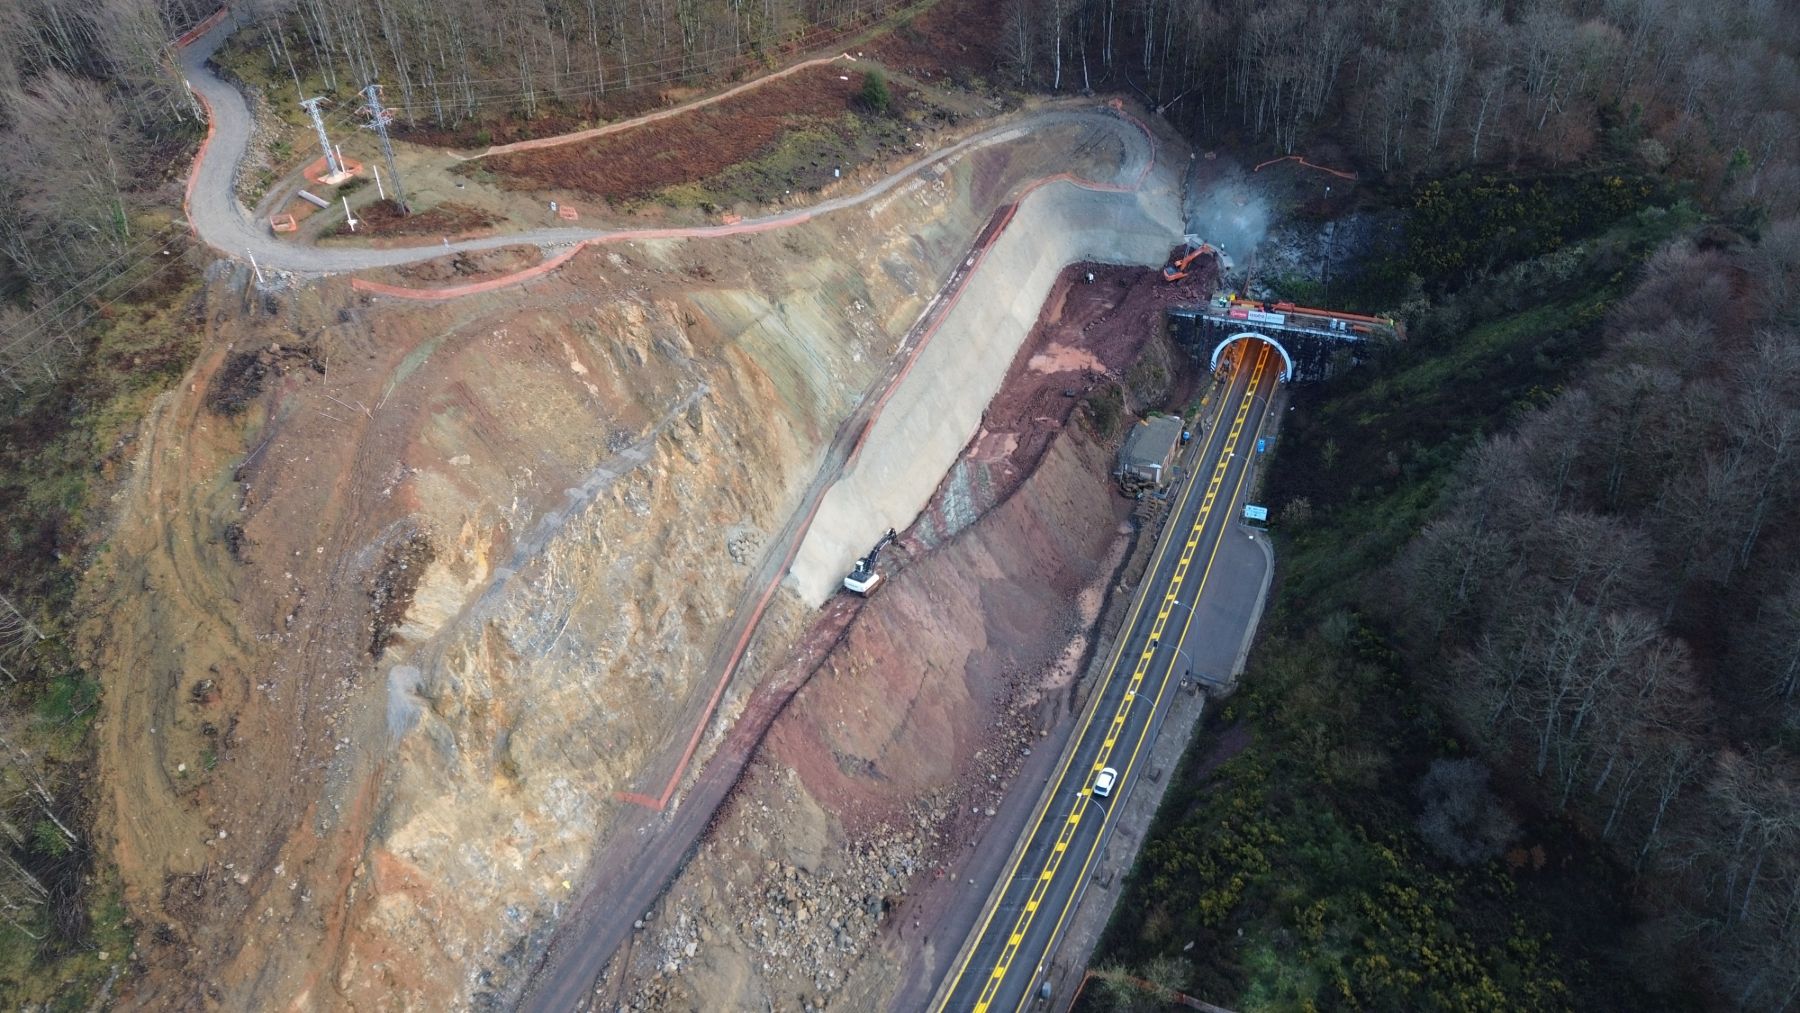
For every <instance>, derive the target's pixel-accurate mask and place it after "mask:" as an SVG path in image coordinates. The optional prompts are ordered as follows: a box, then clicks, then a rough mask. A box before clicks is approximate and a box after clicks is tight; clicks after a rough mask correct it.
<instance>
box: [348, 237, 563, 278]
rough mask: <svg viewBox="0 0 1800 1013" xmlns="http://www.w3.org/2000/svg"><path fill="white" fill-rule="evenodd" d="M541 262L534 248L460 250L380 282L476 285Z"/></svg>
mask: <svg viewBox="0 0 1800 1013" xmlns="http://www.w3.org/2000/svg"><path fill="white" fill-rule="evenodd" d="M543 259H544V253H543V251H542V250H539V249H538V248H537V247H535V246H525V245H520V246H502V247H499V248H497V249H493V250H463V251H461V252H458V253H455V254H452V255H450V256H448V257H439V258H437V259H436V260H425V261H420V262H419V263H416V264H407V265H406V266H404V267H397V268H394V269H393V270H392V271H390V272H382V273H383V274H386V275H391V276H392V277H390V278H387V279H384V280H390V281H399V282H401V283H403V284H407V283H411V284H418V283H421V282H423V283H427V284H442V283H444V282H465V281H480V280H482V279H483V278H496V277H500V276H502V275H508V274H516V273H517V272H519V271H523V270H525V269H526V268H528V267H532V266H534V265H536V264H538V263H539V262H541V261H542V260H543Z"/></svg>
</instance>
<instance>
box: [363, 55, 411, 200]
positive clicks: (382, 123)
mask: <svg viewBox="0 0 1800 1013" xmlns="http://www.w3.org/2000/svg"><path fill="white" fill-rule="evenodd" d="M363 94H364V95H367V96H368V97H369V125H370V126H371V127H373V128H375V133H376V134H378V135H380V137H381V154H382V155H383V156H384V157H385V158H386V159H387V165H388V173H389V174H390V175H392V176H393V177H394V204H395V205H396V206H397V207H399V208H400V213H401V214H403V215H407V214H412V210H411V209H410V208H408V207H407V206H406V191H405V190H404V189H403V188H402V187H401V186H400V166H399V165H398V164H396V163H395V162H394V145H393V142H392V141H389V140H388V131H387V128H388V119H389V118H390V117H392V116H393V115H394V114H393V113H391V112H388V111H387V110H385V109H383V108H381V85H378V84H370V85H369V86H368V87H367V88H364V89H363Z"/></svg>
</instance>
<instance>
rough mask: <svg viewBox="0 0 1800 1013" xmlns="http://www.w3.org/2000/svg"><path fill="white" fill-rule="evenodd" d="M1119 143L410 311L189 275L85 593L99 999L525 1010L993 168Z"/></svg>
mask: <svg viewBox="0 0 1800 1013" xmlns="http://www.w3.org/2000/svg"><path fill="white" fill-rule="evenodd" d="M1070 151H1078V152H1080V153H1081V154H1080V155H1078V156H1076V157H1075V158H1074V159H1073V161H1075V162H1080V163H1082V164H1080V165H1073V166H1072V165H1071V161H1072V159H1071V157H1070V155H1069V154H1068V153H1069V152H1070ZM1118 159H1119V154H1118V152H1117V151H1116V150H1109V149H1108V147H1107V139H1106V138H1104V137H1102V138H1093V139H1084V138H1082V137H1078V136H1077V137H1066V136H1056V135H1055V134H1054V132H1050V133H1047V134H1045V135H1028V136H1023V137H1020V138H1018V139H1017V140H1016V141H1014V142H1012V143H1009V144H1003V145H996V146H993V147H990V148H985V149H982V150H981V151H979V152H977V153H975V154H974V155H971V156H970V157H969V158H968V159H966V160H965V161H963V162H959V163H957V164H955V165H953V166H951V167H950V168H949V169H948V170H947V171H935V172H934V173H933V174H932V175H931V176H930V178H928V179H926V178H922V179H921V180H920V182H919V185H917V186H909V187H907V188H905V189H904V190H901V191H896V193H894V194H893V195H891V197H889V198H884V200H883V201H882V202H880V203H879V204H877V205H873V206H870V207H866V208H856V209H853V210H851V211H846V212H843V213H841V214H836V215H830V216H825V217H824V218H821V219H820V220H818V221H816V222H813V223H810V224H807V225H805V226H796V227H794V228H790V229H786V230H782V231H779V232H771V233H767V234H761V235H754V236H745V237H736V238H731V239H718V240H711V241H706V242H699V241H691V242H677V241H658V242H654V243H639V244H624V245H620V246H617V247H613V248H610V249H607V250H596V251H589V252H587V253H584V254H582V255H581V256H578V257H576V258H575V259H574V260H573V261H572V262H571V263H570V264H569V265H568V266H567V267H565V268H563V269H562V270H561V271H559V272H557V273H556V274H553V275H551V276H550V277H548V278H547V279H545V280H542V281H540V282H536V283H533V284H532V285H530V286H528V287H524V288H519V289H514V290H507V291H501V292H497V293H493V294H489V295H484V296H479V297H471V298H466V299H462V300H458V301H454V302H450V303H445V304H440V305H433V306H414V305H405V306H399V305H393V304H387V303H383V302H381V301H379V300H373V299H370V298H369V297H366V296H359V295H357V294H355V293H352V292H351V291H349V289H348V287H347V286H346V285H344V284H342V283H339V282H333V283H322V284H318V285H314V286H310V287H305V288H298V289H285V288H284V289H273V290H271V289H259V288H258V287H257V286H255V285H254V284H253V283H252V282H251V281H250V279H249V278H248V277H247V275H246V273H245V272H243V271H235V272H234V271H231V270H228V269H221V270H220V271H217V272H215V276H214V279H213V282H212V285H211V287H210V288H209V289H208V291H207V293H206V295H205V297H204V301H203V303H202V304H201V305H198V306H197V307H196V326H198V327H201V328H202V329H203V330H204V334H205V340H206V351H205V353H203V355H202V357H201V359H200V361H199V362H198V363H197V365H196V367H195V370H194V372H193V375H192V376H191V378H190V382H188V383H186V384H184V385H183V386H182V388H181V389H179V390H177V391H175V392H173V393H172V394H171V395H169V396H167V397H166V398H165V399H164V400H163V401H162V402H161V403H160V404H159V406H158V408H157V410H156V412H155V413H154V415H153V416H152V417H151V418H150V419H149V420H148V421H147V422H146V423H145V425H144V427H143V430H142V433H141V437H140V439H139V441H138V444H139V445H138V459H137V463H136V466H135V471H134V474H133V477H132V478H131V479H130V481H129V482H128V483H127V485H126V487H125V488H124V489H123V490H121V492H120V494H119V502H118V516H117V518H116V522H115V533H114V535H113V537H112V540H111V542H110V543H109V547H108V550H107V553H106V555H105V556H104V558H103V560H102V561H101V562H100V563H99V564H98V565H97V566H96V567H95V569H94V571H93V572H92V573H91V575H90V578H89V581H88V588H87V594H88V595H89V599H90V601H91V602H92V603H93V605H94V606H95V607H94V610H93V611H94V614H95V615H96V616H97V618H96V619H95V621H93V622H92V623H90V624H89V626H88V627H87V629H86V630H85V631H84V645H85V649H86V652H87V656H88V658H89V661H90V664H91V665H92V667H93V668H94V669H95V670H96V671H97V672H98V673H99V674H100V676H101V678H102V679H103V680H104V682H105V686H106V694H105V704H104V708H105V710H104V714H103V716H102V719H101V723H100V726H99V728H100V737H101V764H102V767H103V769H102V771H101V774H102V776H103V777H104V779H105V783H106V785H107V789H106V796H105V803H104V812H103V815H102V819H101V825H102V828H103V830H104V831H105V832H106V833H107V835H108V836H109V837H110V839H111V841H112V846H113V850H114V855H115V857H116V859H117V861H118V863H119V867H120V871H121V875H122V878H123V880H124V884H125V890H126V900H127V903H128V904H129V905H130V907H131V909H132V911H133V914H134V917H135V918H136V919H137V920H138V924H139V925H140V926H141V929H142V931H141V934H140V939H139V946H138V953H137V959H138V960H139V961H140V962H141V963H142V964H143V965H144V967H145V969H146V971H147V972H148V973H147V974H146V975H144V976H142V977H141V978H140V979H139V980H138V985H137V991H136V992H135V993H133V994H132V995H130V996H127V998H126V1001H127V1003H128V1004H136V1005H142V1006H155V1007H159V1008H166V1007H171V1006H177V1007H194V1008H230V1009H258V1008H279V1007H289V1006H291V1007H294V1008H343V1007H347V1006H358V1007H364V1006H366V1007H369V1008H408V1007H410V1008H434V1009H435V1008H451V1007H455V1006H462V1005H470V1004H479V1003H499V1004H503V1005H504V1004H506V1003H508V1002H510V1001H511V1000H512V999H513V998H515V997H516V996H517V995H518V993H519V989H520V988H521V986H522V982H523V980H524V975H525V973H526V972H527V971H528V970H529V969H530V968H531V967H532V966H534V965H535V963H536V962H537V959H538V957H539V955H540V954H541V953H542V950H543V946H544V941H545V939H546V938H547V937H548V934H549V931H550V929H551V928H552V927H553V926H554V925H555V924H556V922H557V919H558V918H559V917H560V916H561V915H562V914H563V913H564V912H565V911H566V910H567V909H568V906H569V904H570V901H571V899H572V898H573V897H574V895H575V893H576V891H578V890H579V888H580V884H581V882H582V881H583V877H584V872H585V870H586V869H587V865H588V862H589V860H590V858H591V856H592V854H593V851H594V848H595V842H596V841H597V840H599V839H601V838H603V837H604V835H605V834H607V833H608V831H609V828H610V827H611V826H612V825H613V824H614V822H615V821H616V819H617V816H618V814H619V812H620V805H621V803H619V802H618V801H617V800H616V799H615V797H614V794H615V792H617V791H620V790H643V789H644V788H646V787H651V786H650V785H646V784H645V781H646V779H647V777H649V776H650V775H651V774H656V773H658V772H659V771H661V770H663V769H666V766H667V762H668V761H667V757H668V756H669V755H670V753H671V750H673V751H674V752H676V753H679V747H680V745H681V743H683V742H684V741H685V740H686V738H687V736H688V734H689V733H690V731H691V730H692V728H693V726H694V723H695V722H696V721H697V720H698V717H699V713H700V709H701V704H702V703H703V702H704V700H705V699H706V698H707V696H708V695H709V693H710V690H711V688H712V685H711V683H710V682H709V675H710V673H709V672H708V670H707V659H708V658H709V657H711V656H712V653H713V650H714V648H715V647H716V639H717V637H718V631H719V630H720V629H721V628H723V627H724V626H725V625H726V624H727V620H728V619H729V617H730V615H731V613H732V610H733V609H734V608H735V607H736V605H737V603H738V602H739V601H740V600H741V598H742V596H743V592H744V590H745V588H746V586H747V584H748V582H749V580H750V575H751V574H752V572H753V570H754V568H755V566H756V564H758V563H759V562H760V561H761V560H762V558H763V557H764V555H765V554H766V553H767V552H768V551H769V541H770V539H771V538H772V537H773V535H774V533H776V532H777V531H779V529H781V527H782V526H783V524H785V523H786V521H787V519H788V517H789V515H790V514H791V513H792V512H793V509H794V506H795V504H796V503H798V502H799V501H800V499H801V494H802V492H803V491H804V490H805V489H806V487H807V485H808V483H809V482H810V481H812V480H813V479H814V477H815V475H816V469H817V467H818V463H819V461H820V459H821V456H822V453H823V449H824V447H825V446H826V444H827V443H828V442H829V441H830V439H831V437H832V434H833V432H834V431H835V429H836V427H837V425H838V423H839V422H840V421H841V420H842V419H843V418H844V417H845V416H846V415H848V414H849V412H850V411H851V409H852V408H853V406H854V405H855V404H856V403H857V401H858V400H859V399H860V398H862V397H864V396H865V394H866V393H867V392H868V390H869V388H870V386H871V384H872V383H873V382H874V381H875V379H876V378H877V377H878V376H879V375H880V374H881V372H882V370H883V369H884V368H885V367H886V365H887V364H888V361H889V359H890V358H891V357H892V356H893V355H894V353H895V350H896V349H897V348H899V347H900V344H901V340H902V336H903V334H904V332H905V331H906V329H907V328H908V327H909V326H911V323H912V321H914V320H915V319H916V318H917V317H918V315H919V313H920V311H921V310H922V308H923V307H924V305H925V304H926V302H927V301H928V300H929V299H930V298H931V297H932V296H933V295H934V294H935V293H934V287H935V284H936V280H937V279H939V278H942V277H944V276H945V275H947V274H948V272H949V269H950V267H951V265H952V264H954V263H956V262H957V261H958V260H960V259H961V258H962V257H963V256H964V253H965V251H966V250H967V248H968V244H969V243H970V242H971V240H972V238H973V236H974V234H975V232H976V231H977V230H978V229H979V228H980V226H981V223H983V222H984V221H986V220H987V218H988V216H989V214H991V212H992V211H993V209H994V207H995V206H997V205H998V204H999V203H1001V202H1003V201H1004V199H1005V198H1006V197H1007V195H1008V194H1009V193H1011V192H1013V191H1015V190H1016V188H1017V187H1018V185H1019V184H1020V183H1022V182H1023V181H1026V180H1029V179H1034V178H1037V177H1040V176H1043V175H1047V174H1049V173H1051V172H1055V171H1060V170H1065V169H1069V168H1077V169H1080V170H1082V171H1084V172H1086V173H1088V174H1091V175H1095V176H1101V177H1103V176H1105V174H1106V173H1107V172H1108V171H1109V170H1110V169H1116V167H1117V165H1118ZM1088 163H1091V164H1088ZM944 382H946V383H949V382H953V381H952V380H951V379H949V378H946V379H945V380H944ZM914 480H922V481H924V482H926V483H927V487H929V485H930V484H932V483H935V482H936V480H937V476H935V475H925V476H915V478H914ZM900 492H902V493H904V494H905V495H909V496H910V495H913V494H914V493H913V491H912V487H911V486H905V487H903V488H901V489H900ZM1064 548H1066V549H1068V550H1070V552H1071V554H1078V552H1077V550H1079V552H1087V551H1089V550H1091V549H1093V548H1094V546H1093V545H1092V544H1084V545H1083V546H1067V547H1064ZM969 565H972V566H975V565H988V564H985V563H981V562H980V561H979V560H970V561H969ZM1071 592H1072V589H1071V588H1068V587H1060V590H1059V592H1058V593H1059V594H1066V593H1071ZM963 610H964V611H965V612H967V611H969V606H968V605H967V604H965V605H964V606H963ZM778 611H780V612H781V614H783V615H788V616H790V617H791V616H792V615H793V614H794V613H795V612H796V608H795V607H794V606H793V604H792V601H791V599H790V600H789V602H788V604H785V605H783V606H782V608H781V609H780V610H778ZM963 621H965V622H967V621H972V620H968V619H967V617H965V618H964V620H963ZM793 628H794V627H792V626H791V625H790V626H784V627H777V628H776V630H775V633H776V634H777V635H778V636H777V639H779V634H781V631H782V630H783V629H793ZM870 628H871V629H874V627H873V626H871V627H870ZM899 633H900V631H899V630H896V631H895V635H899ZM780 648H781V645H780V644H779V643H776V644H772V645H769V646H768V647H767V649H766V650H764V649H763V648H759V652H760V654H769V655H776V656H778V655H779V652H780ZM760 654H759V656H760ZM746 677H747V678H752V679H753V678H755V677H756V669H755V668H754V667H752V668H751V670H750V671H749V672H748V673H747V675H746ZM971 713H972V712H971ZM647 772H648V773H647Z"/></svg>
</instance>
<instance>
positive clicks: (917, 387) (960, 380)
mask: <svg viewBox="0 0 1800 1013" xmlns="http://www.w3.org/2000/svg"><path fill="white" fill-rule="evenodd" d="M1167 183H1168V181H1167V180H1160V179H1153V180H1152V181H1150V185H1147V186H1145V187H1143V188H1142V189H1141V190H1139V191H1137V192H1129V191H1126V190H1125V188H1124V187H1120V188H1119V189H1118V190H1116V191H1114V190H1104V189H1095V188H1094V187H1093V186H1092V185H1091V184H1090V185H1087V186H1078V185H1076V184H1074V183H1072V182H1067V181H1058V182H1053V183H1048V184H1047V185H1044V186H1042V187H1040V188H1039V189H1037V190H1036V191H1035V192H1033V193H1031V194H1030V195H1028V196H1027V197H1025V198H1024V199H1023V200H1022V201H1021V202H1020V204H1019V209H1018V213H1017V214H1016V215H1015V216H1014V219H1013V221H1012V222H1010V223H1009V224H1008V227H1007V228H1006V230H1005V231H1004V232H1003V233H1001V234H1000V237H999V238H998V239H997V240H996V241H995V242H994V244H993V246H992V248H991V249H990V250H989V251H988V252H987V254H986V256H985V258H984V261H983V263H982V264H980V265H979V266H978V267H977V268H976V270H975V272H974V273H973V274H972V275H971V276H970V278H969V281H968V283H967V285H966V286H965V288H964V291H963V292H962V293H961V294H960V298H959V302H958V303H957V305H956V306H955V307H953V308H952V309H951V310H950V312H949V313H948V314H946V315H945V317H944V320H943V323H942V326H941V330H942V333H940V334H939V335H937V336H936V337H935V338H933V339H932V340H931V342H930V344H929V345H927V346H926V347H925V348H924V350H923V351H921V352H920V354H919V357H918V359H917V361H916V362H915V364H914V365H913V367H912V369H911V370H910V372H909V373H908V375H907V376H906V377H905V378H903V379H902V380H901V381H900V382H898V383H896V384H895V385H894V387H893V388H891V389H890V391H889V394H888V399H887V403H886V404H885V405H883V406H882V410H881V411H880V413H879V414H878V415H877V416H876V418H875V421H874V422H873V423H872V424H871V425H870V427H869V432H868V434H867V436H866V437H865V440H864V443H863V445H862V446H861V447H859V449H858V455H857V457H856V458H855V459H853V461H852V464H851V466H850V471H849V472H848V473H847V474H846V475H845V476H844V478H843V479H842V480H840V481H839V482H838V483H837V484H836V485H834V486H833V487H832V488H831V490H830V491H829V492H828V493H826V495H825V499H824V502H823V503H822V504H821V506H820V509H819V513H818V517H817V518H816V519H815V521H814V522H813V524H812V527H811V530H810V531H808V533H807V537H806V541H805V543H804V544H803V545H802V546H801V548H800V552H799V553H798V555H797V556H796V558H795V560H794V565H793V568H792V569H791V570H790V571H789V573H788V578H787V579H788V583H789V585H790V586H791V587H792V588H793V589H794V590H795V591H796V592H797V593H798V594H799V595H800V596H801V597H802V598H803V599H804V600H805V601H806V602H808V603H809V604H811V605H814V606H817V605H819V604H821V603H823V602H824V600H825V599H826V598H828V597H830V596H831V594H832V593H833V592H834V591H836V589H837V587H838V583H839V582H840V581H841V580H842V579H843V576H844V574H845V573H847V572H849V567H850V565H851V564H852V563H853V562H854V561H855V560H856V558H857V556H858V555H860V554H861V552H862V551H863V550H864V549H866V548H867V547H868V545H870V544H871V543H873V542H874V540H875V538H876V536H877V535H878V534H879V533H880V532H882V531H885V530H887V529H888V528H890V527H892V528H897V529H905V528H906V527H907V526H908V525H910V524H911V523H912V521H913V519H914V518H915V517H917V516H918V513H919V511H920V510H922V509H924V507H925V505H926V504H927V503H928V502H930V499H931V494H932V492H933V491H934V490H935V489H936V488H937V485H938V482H939V480H940V479H942V478H943V476H944V473H945V472H946V471H948V470H949V468H950V466H951V465H953V464H954V463H956V457H957V455H958V454H960V453H961V452H962V448H963V446H964V445H965V444H967V443H968V441H969V439H970V438H971V437H973V436H974V435H975V430H976V428H977V427H978V426H979V425H980V423H981V415H982V413H983V412H984V411H985V410H986V409H987V404H988V402H989V401H990V400H992V398H993V396H994V394H995V392H996V391H998V390H999V389H1000V384H1001V382H1002V381H1003V380H1004V379H1005V378H1006V371H1007V369H1008V368H1009V367H1010V366H1011V365H1012V360H1013V356H1014V355H1015V354H1016V353H1017V352H1018V350H1019V346H1020V345H1021V344H1023V343H1024V340H1025V337H1026V335H1027V334H1029V333H1030V331H1031V328H1032V326H1033V325H1035V324H1036V323H1037V318H1038V313H1039V311H1040V309H1041V308H1042V306H1043V303H1044V299H1045V297H1046V296H1048V295H1049V292H1050V287H1051V286H1052V285H1053V284H1054V283H1055V281H1056V276H1057V275H1058V274H1059V273H1060V272H1061V271H1062V269H1063V268H1064V267H1066V266H1067V265H1069V264H1072V263H1076V262H1078V261H1082V260H1096V261H1102V262H1106V263H1115V264H1142V265H1145V266H1151V265H1155V264H1160V263H1162V261H1163V260H1164V258H1166V257H1167V255H1168V252H1169V246H1170V244H1171V237H1179V236H1180V235H1181V231H1182V223H1181V213H1180V205H1179V200H1178V198H1177V196H1176V193H1177V191H1176V189H1175V188H1174V187H1173V186H1170V185H1167Z"/></svg>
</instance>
